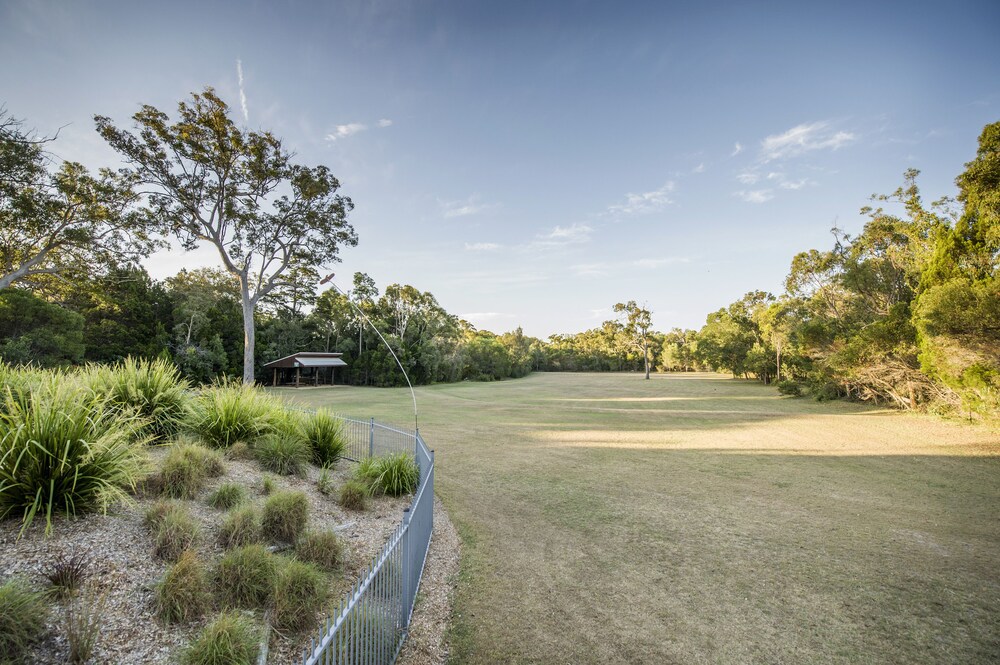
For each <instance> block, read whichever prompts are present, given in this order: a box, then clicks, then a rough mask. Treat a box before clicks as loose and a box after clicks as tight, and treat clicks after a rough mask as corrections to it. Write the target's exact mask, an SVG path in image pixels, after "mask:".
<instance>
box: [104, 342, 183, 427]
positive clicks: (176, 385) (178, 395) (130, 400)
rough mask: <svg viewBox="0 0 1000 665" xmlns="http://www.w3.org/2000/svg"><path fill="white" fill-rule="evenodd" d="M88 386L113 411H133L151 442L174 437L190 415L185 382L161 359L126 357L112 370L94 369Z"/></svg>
mask: <svg viewBox="0 0 1000 665" xmlns="http://www.w3.org/2000/svg"><path fill="white" fill-rule="evenodd" d="M90 382H91V386H92V387H93V389H94V390H95V391H97V392H98V393H101V394H104V395H107V397H108V399H109V401H110V403H111V404H112V406H114V407H115V408H117V409H119V410H121V411H129V410H134V411H136V412H137V413H138V414H139V415H140V416H142V417H143V418H145V419H146V422H147V427H146V429H147V431H148V432H149V433H150V434H151V435H152V436H153V438H154V439H161V438H166V437H169V436H172V435H173V434H175V433H176V432H177V431H178V430H179V429H180V428H181V425H182V424H183V423H184V422H186V420H187V419H188V418H189V416H190V413H191V404H192V397H191V394H190V393H189V392H188V388H189V387H190V386H189V384H188V382H187V381H185V380H184V379H182V378H181V375H180V372H179V371H178V369H177V367H176V366H175V365H174V364H173V363H171V362H169V361H167V360H164V359H162V358H157V359H156V360H143V359H136V358H132V357H129V358H126V359H125V360H123V361H122V362H121V363H119V364H117V365H114V366H111V367H100V368H93V369H92V370H91V381H90Z"/></svg>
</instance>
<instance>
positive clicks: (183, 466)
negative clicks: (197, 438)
mask: <svg viewBox="0 0 1000 665" xmlns="http://www.w3.org/2000/svg"><path fill="white" fill-rule="evenodd" d="M224 471H225V467H224V465H223V462H222V456H221V455H219V453H218V452H217V451H214V450H210V449H208V448H206V447H205V446H200V445H198V444H195V443H175V444H172V445H171V446H170V452H169V453H168V454H167V458H166V459H165V460H163V466H162V467H161V468H160V477H161V488H162V491H163V493H164V494H166V495H168V496H172V497H175V498H178V499H193V498H194V497H196V496H197V495H198V493H199V492H200V491H201V490H202V488H204V486H205V482H206V481H207V480H208V479H209V478H210V477H215V476H218V475H221V474H222V473H224Z"/></svg>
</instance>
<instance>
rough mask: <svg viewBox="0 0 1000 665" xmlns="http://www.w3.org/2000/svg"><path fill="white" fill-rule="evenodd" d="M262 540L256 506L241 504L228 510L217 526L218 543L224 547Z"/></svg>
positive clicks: (258, 512)
mask: <svg viewBox="0 0 1000 665" xmlns="http://www.w3.org/2000/svg"><path fill="white" fill-rule="evenodd" d="M262 540H263V533H262V531H261V521H260V511H259V510H257V508H256V506H242V507H239V508H236V509H234V510H231V511H229V513H227V514H226V516H225V517H224V518H223V520H222V526H221V527H220V528H219V543H220V544H221V545H222V546H223V547H224V548H226V549H232V548H234V547H243V546H244V545H253V544H255V543H259V542H261V541H262Z"/></svg>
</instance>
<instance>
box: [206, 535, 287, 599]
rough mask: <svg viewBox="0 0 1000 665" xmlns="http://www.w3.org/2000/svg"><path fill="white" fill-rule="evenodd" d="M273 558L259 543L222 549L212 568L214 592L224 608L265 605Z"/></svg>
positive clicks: (273, 569) (270, 586) (271, 586)
mask: <svg viewBox="0 0 1000 665" xmlns="http://www.w3.org/2000/svg"><path fill="white" fill-rule="evenodd" d="M277 569H278V560H277V557H276V556H275V555H273V554H271V553H270V552H268V551H267V548H265V547H264V546H263V545H245V546H243V547H237V548H235V549H232V550H229V551H228V552H226V553H225V554H224V555H223V557H222V558H221V559H220V560H219V563H218V565H217V566H216V568H215V575H214V582H215V591H216V595H217V597H218V598H219V600H220V601H221V603H222V605H223V606H225V607H242V608H246V609H258V608H264V607H267V606H268V604H269V603H270V602H271V597H272V593H273V590H274V576H275V573H276V572H277Z"/></svg>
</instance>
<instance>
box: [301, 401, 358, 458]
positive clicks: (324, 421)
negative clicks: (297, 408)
mask: <svg viewBox="0 0 1000 665" xmlns="http://www.w3.org/2000/svg"><path fill="white" fill-rule="evenodd" d="M298 431H299V435H300V436H301V437H302V438H303V439H305V441H306V442H307V443H308V444H309V449H310V450H311V451H312V458H313V463H315V464H316V465H317V466H326V467H333V466H335V465H336V464H337V462H338V461H340V458H341V457H342V456H343V454H344V450H345V449H346V448H347V436H346V434H345V433H344V426H343V421H342V420H340V419H339V418H337V417H336V416H334V415H333V414H332V413H330V412H329V411H326V410H320V411H317V412H316V413H314V414H305V415H302V416H301V417H300V418H299V423H298Z"/></svg>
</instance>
